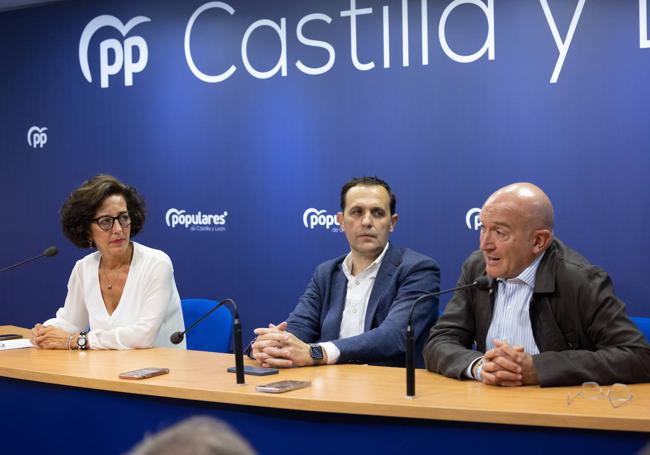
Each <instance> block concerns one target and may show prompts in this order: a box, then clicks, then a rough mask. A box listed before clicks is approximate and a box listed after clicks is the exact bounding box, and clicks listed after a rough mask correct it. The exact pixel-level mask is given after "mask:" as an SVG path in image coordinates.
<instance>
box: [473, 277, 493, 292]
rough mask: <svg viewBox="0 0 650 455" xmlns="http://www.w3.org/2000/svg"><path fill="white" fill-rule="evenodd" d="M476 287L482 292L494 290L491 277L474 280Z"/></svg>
mask: <svg viewBox="0 0 650 455" xmlns="http://www.w3.org/2000/svg"><path fill="white" fill-rule="evenodd" d="M474 286H476V287H477V288H479V289H480V290H481V291H485V290H488V289H492V284H491V280H490V278H489V277H487V276H485V275H483V276H480V277H478V278H477V279H475V280H474Z"/></svg>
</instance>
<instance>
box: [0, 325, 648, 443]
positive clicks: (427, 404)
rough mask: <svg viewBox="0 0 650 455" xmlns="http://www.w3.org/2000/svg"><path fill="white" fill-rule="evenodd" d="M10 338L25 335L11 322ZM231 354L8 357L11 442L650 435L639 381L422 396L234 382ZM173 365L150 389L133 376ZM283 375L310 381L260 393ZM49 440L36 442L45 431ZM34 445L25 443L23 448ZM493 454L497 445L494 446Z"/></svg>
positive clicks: (337, 378)
mask: <svg viewBox="0 0 650 455" xmlns="http://www.w3.org/2000/svg"><path fill="white" fill-rule="evenodd" d="M0 333H21V334H27V333H28V332H27V331H26V330H25V329H21V328H18V327H13V326H0ZM233 365H234V358H233V356H232V355H230V354H215V353H208V352H199V351H183V350H175V349H165V348H154V349H146V350H134V351H88V352H82V351H48V350H40V349H33V348H30V349H17V350H9V351H1V352H0V378H1V379H0V384H1V385H0V387H2V389H0V396H1V397H2V398H0V409H1V410H2V412H3V415H4V418H3V420H2V422H0V434H2V435H3V436H4V437H3V439H2V442H3V446H4V448H5V449H8V448H9V447H11V446H12V445H15V448H17V449H19V450H21V451H22V452H23V453H24V452H25V447H30V448H31V449H33V450H28V453H37V452H39V451H41V450H48V451H49V453H59V451H66V452H67V453H75V449H76V448H78V447H90V446H92V450H91V451H90V453H121V452H123V451H125V450H127V449H128V448H129V447H131V446H132V445H133V444H134V443H135V442H136V441H138V440H139V439H140V438H141V437H142V435H143V434H144V433H146V432H150V433H151V432H155V431H158V430H160V429H162V428H164V427H166V426H168V425H170V424H172V423H175V422H176V421H178V420H180V419H181V418H184V417H188V416H190V415H196V414H202V415H212V416H215V417H218V418H221V419H222V420H225V421H227V422H229V423H230V424H231V425H232V426H234V427H235V428H236V429H237V430H238V431H239V432H240V433H241V434H242V435H243V436H244V437H246V438H247V439H248V440H249V441H251V443H252V444H253V446H254V447H255V448H256V449H257V450H259V451H260V453H277V452H282V453H283V454H286V453H326V452H327V453H331V452H332V451H340V452H341V453H359V450H363V451H369V450H373V451H375V452H376V453H392V452H408V451H409V450H412V451H413V453H418V452H422V451H430V450H428V449H431V451H433V450H435V449H436V448H438V449H443V450H442V453H446V452H450V451H452V450H453V451H454V452H455V453H465V452H475V451H476V450H477V447H479V446H480V447H489V448H491V449H494V450H497V448H498V447H499V446H503V445H504V444H505V445H508V446H510V447H519V448H525V451H526V452H528V453H536V452H539V453H541V452H546V453H547V452H548V451H549V450H555V451H558V450H559V451H560V453H563V452H565V451H566V452H568V451H571V452H574V453H575V451H579V452H584V451H585V450H588V451H589V452H590V453H617V454H619V453H635V452H636V451H637V450H638V449H639V448H640V447H642V446H643V445H644V444H645V442H646V441H647V440H648V439H650V384H638V385H630V386H629V388H630V390H631V392H632V394H633V398H632V400H631V401H630V402H628V403H626V404H625V405H623V406H621V407H619V408H612V407H611V406H610V404H609V402H608V401H607V399H598V400H580V399H578V400H576V401H575V402H574V403H572V404H571V406H568V405H567V403H566V397H567V394H568V393H571V394H574V393H576V392H577V391H579V389H580V388H579V387H558V388H539V387H519V388H497V387H487V386H484V385H482V384H479V383H477V382H474V381H459V380H453V379H448V378H445V377H442V376H440V375H436V374H433V373H429V372H426V371H424V370H417V371H416V384H417V388H416V392H417V394H416V397H415V398H412V399H409V398H407V397H406V396H405V372H404V369H402V368H387V367H375V366H367V365H330V366H323V367H312V368H297V369H289V370H282V371H281V372H280V374H277V375H273V376H266V377H256V376H248V375H247V376H246V384H245V385H238V384H236V383H235V375H234V374H232V373H227V372H226V369H227V367H230V366H233ZM143 367H167V368H169V369H170V373H169V374H167V375H164V376H159V377H155V378H150V379H146V380H142V381H128V380H121V379H118V377H117V376H118V374H119V373H120V372H123V371H128V370H134V369H138V368H143ZM281 379H300V380H309V381H311V382H312V385H311V387H309V388H306V389H301V390H295V391H291V392H288V393H285V394H278V395H275V394H264V393H259V392H256V391H255V385H257V384H263V383H267V382H272V381H276V380H281ZM37 435H38V436H37ZM26 444H27V445H26ZM490 451H491V450H490Z"/></svg>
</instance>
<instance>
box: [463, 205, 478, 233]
mask: <svg viewBox="0 0 650 455" xmlns="http://www.w3.org/2000/svg"><path fill="white" fill-rule="evenodd" d="M480 215H481V209H479V208H476V207H475V208H473V209H469V210H468V211H467V214H465V224H466V225H467V229H474V230H475V231H478V230H479V229H480V228H481V226H482V224H481V218H480Z"/></svg>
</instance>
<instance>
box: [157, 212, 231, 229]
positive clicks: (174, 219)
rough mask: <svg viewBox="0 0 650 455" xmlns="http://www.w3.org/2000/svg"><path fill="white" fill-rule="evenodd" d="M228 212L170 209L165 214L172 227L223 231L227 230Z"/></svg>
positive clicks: (168, 224)
mask: <svg viewBox="0 0 650 455" xmlns="http://www.w3.org/2000/svg"><path fill="white" fill-rule="evenodd" d="M227 216H228V212H227V211H226V212H223V213H215V214H208V213H202V212H201V211H198V212H196V213H187V212H186V211H185V210H178V209H169V210H167V213H166V214H165V222H166V223H167V226H169V227H170V228H175V227H176V226H183V227H184V228H186V229H189V230H190V231H202V232H223V231H225V230H226V217H227Z"/></svg>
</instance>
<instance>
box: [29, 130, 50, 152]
mask: <svg viewBox="0 0 650 455" xmlns="http://www.w3.org/2000/svg"><path fill="white" fill-rule="evenodd" d="M46 131H47V128H46V127H43V128H39V127H38V126H32V127H31V128H30V129H29V130H28V131H27V143H28V144H29V146H30V147H33V148H36V147H38V148H43V146H44V145H45V144H47V133H46Z"/></svg>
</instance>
